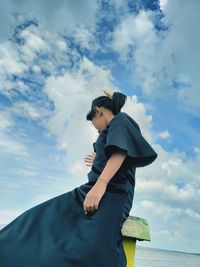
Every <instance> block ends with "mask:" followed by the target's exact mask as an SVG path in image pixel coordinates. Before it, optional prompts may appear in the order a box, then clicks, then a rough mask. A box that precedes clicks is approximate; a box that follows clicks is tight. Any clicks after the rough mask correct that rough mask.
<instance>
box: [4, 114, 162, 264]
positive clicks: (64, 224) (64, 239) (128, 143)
mask: <svg viewBox="0 0 200 267" xmlns="http://www.w3.org/2000/svg"><path fill="white" fill-rule="evenodd" d="M93 146H94V151H95V152H96V156H95V159H94V161H93V166H92V168H91V170H90V172H89V173H88V181H87V182H86V183H85V184H82V185H80V186H79V187H76V188H74V189H73V190H71V191H68V192H66V193H64V194H62V195H59V196H56V197H54V198H51V199H49V200H47V201H45V202H43V203H41V204H39V205H37V206H34V207H32V208H30V209H28V210H26V211H25V212H23V213H22V214H20V215H19V216H18V217H16V218H15V219H14V220H13V221H11V222H10V223H9V224H8V225H6V226H5V227H4V228H3V229H1V230H0V267H125V266H126V255H125V252H124V249H123V245H122V233H121V227H122V224H123V222H124V221H125V220H126V218H127V217H128V215H129V212H130V209H131V207H132V201H133V196H134V187H135V170H136V167H143V166H146V165H148V164H150V163H152V162H153V161H154V160H155V159H156V157H157V153H156V152H155V151H154V150H153V148H152V147H151V146H150V144H149V143H148V142H147V141H146V140H145V139H144V137H143V136H142V134H141V131H140V128H139V126H138V124H137V123H136V122H135V121H134V120H133V119H132V118H131V117H130V116H129V115H128V114H126V113H125V112H120V113H118V114H117V115H116V116H115V117H113V119H112V120H111V121H110V123H109V124H108V126H107V127H106V128H105V129H104V130H102V131H101V132H100V134H99V136H98V138H97V140H96V142H95V143H94V144H93ZM119 150H125V151H127V157H126V159H125V160H124V162H123V164H122V165H121V167H120V169H119V170H118V171H117V173H116V174H115V175H114V176H113V177H112V179H111V180H110V181H109V183H108V185H107V188H106V191H105V193H104V195H103V197H102V198H101V200H100V202H99V206H98V209H97V210H95V211H94V212H92V213H88V214H85V213H84V209H83V201H84V199H85V197H86V194H87V193H88V191H89V190H90V189H91V188H92V186H93V185H94V184H95V182H96V180H97V179H98V177H99V175H100V173H101V172H102V170H103V169H104V167H105V165H106V162H107V160H108V159H109V157H110V156H111V154H112V153H114V152H115V151H119Z"/></svg>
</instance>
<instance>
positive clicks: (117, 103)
mask: <svg viewBox="0 0 200 267" xmlns="http://www.w3.org/2000/svg"><path fill="white" fill-rule="evenodd" d="M126 99H127V96H126V95H125V94H122V93H120V92H114V93H113V95H112V99H110V98H109V97H108V96H99V97H97V98H95V99H94V100H93V101H92V106H91V110H90V111H89V112H88V113H87V115H86V120H89V121H91V120H92V118H93V117H94V115H95V107H101V106H103V107H105V108H107V109H109V110H111V111H112V113H113V114H114V115H116V114H117V113H119V112H120V110H121V108H122V107H123V105H124V104H125V102H126Z"/></svg>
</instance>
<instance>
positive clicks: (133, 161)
mask: <svg viewBox="0 0 200 267" xmlns="http://www.w3.org/2000/svg"><path fill="white" fill-rule="evenodd" d="M104 151H105V154H106V158H107V160H108V159H109V158H110V156H111V155H112V154H113V153H115V152H118V151H125V152H127V156H126V158H125V160H124V162H123V165H125V166H126V167H127V168H133V167H144V166H146V165H149V164H151V163H152V162H153V161H154V160H155V159H156V158H157V156H158V155H157V153H156V152H155V151H154V150H153V148H152V147H151V145H150V144H149V143H148V142H147V141H146V139H145V138H144V137H143V136H142V133H141V131H140V128H139V126H138V124H137V123H136V122H135V121H134V120H132V121H129V120H126V119H124V118H123V119H121V118H118V119H115V120H114V121H113V122H112V123H111V124H110V125H109V128H108V133H107V139H106V144H105V146H104Z"/></svg>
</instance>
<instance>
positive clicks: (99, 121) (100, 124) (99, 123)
mask: <svg viewBox="0 0 200 267" xmlns="http://www.w3.org/2000/svg"><path fill="white" fill-rule="evenodd" d="M95 110H96V112H95V116H94V117H93V118H92V124H93V125H94V127H95V128H96V129H97V130H103V129H105V128H106V120H105V118H104V115H103V112H102V109H101V107H96V108H95Z"/></svg>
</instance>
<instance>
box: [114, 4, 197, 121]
mask: <svg viewBox="0 0 200 267" xmlns="http://www.w3.org/2000/svg"><path fill="white" fill-rule="evenodd" d="M160 4H161V8H162V10H163V12H164V15H165V16H164V17H163V18H162V23H164V24H165V25H167V26H168V27H169V28H168V30H165V31H163V30H161V31H158V30H156V29H155V27H154V23H155V21H156V15H157V12H158V11H144V10H141V11H140V12H139V13H138V14H137V15H125V16H124V17H122V19H121V21H120V23H119V25H118V26H117V28H116V29H115V31H114V34H113V43H112V48H113V49H114V50H115V51H117V52H118V53H119V56H120V57H121V60H122V62H124V63H126V65H127V63H129V65H128V67H129V69H130V67H132V82H133V84H134V85H136V84H137V85H139V86H140V87H141V88H142V90H143V92H144V94H146V95H147V96H148V97H149V98H150V97H151V98H156V97H161V98H162V97H163V98H165V97H168V98H170V97H172V98H176V99H177V100H178V103H179V107H180V109H184V110H186V111H187V112H189V113H192V114H194V115H196V116H199V108H200V101H199V99H200V98H199V74H198V65H199V61H200V53H199V45H198V44H199V43H200V38H199V34H198V27H196V25H198V24H199V22H200V21H199V18H200V17H199V15H198V10H199V8H200V6H199V5H200V2H197V1H196V2H195V3H194V2H191V1H179V0H176V1H161V3H160ZM177 13H178V16H177ZM188 18H190V19H189V20H188ZM130 55H132V57H131V58H130ZM181 76H182V77H184V79H185V80H187V81H189V84H188V82H187V86H185V85H184V84H182V81H181V82H180V77H181ZM174 83H176V84H177V85H176V86H177V90H172V88H173V85H174Z"/></svg>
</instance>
